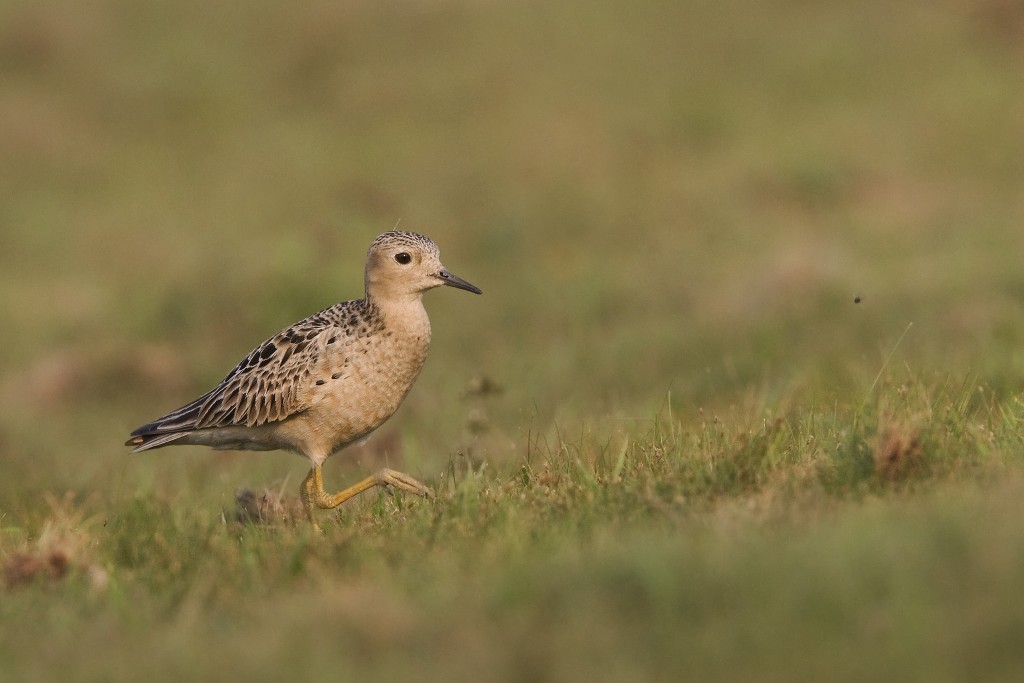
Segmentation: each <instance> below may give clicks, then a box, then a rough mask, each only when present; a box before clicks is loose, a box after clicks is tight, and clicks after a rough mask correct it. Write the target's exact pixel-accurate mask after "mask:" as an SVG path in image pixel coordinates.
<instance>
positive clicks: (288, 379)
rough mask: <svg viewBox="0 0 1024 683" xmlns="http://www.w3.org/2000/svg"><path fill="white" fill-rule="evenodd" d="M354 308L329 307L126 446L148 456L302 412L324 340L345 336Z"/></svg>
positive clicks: (252, 355)
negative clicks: (215, 432)
mask: <svg viewBox="0 0 1024 683" xmlns="http://www.w3.org/2000/svg"><path fill="white" fill-rule="evenodd" d="M358 303H362V302H346V303H344V304H338V305H337V306H332V307H331V308H328V309H325V310H323V311H320V312H319V313H316V314H314V315H312V316H310V317H308V318H306V319H305V320H302V321H301V322H298V323H296V324H294V325H292V326H291V327H289V328H288V329H286V330H284V331H283V332H281V333H279V334H277V335H275V336H273V337H271V338H270V339H268V340H267V341H265V342H263V343H262V344H260V345H259V346H258V347H256V348H255V349H253V350H252V351H251V352H250V353H249V355H247V356H246V357H245V358H243V359H242V361H241V362H240V363H239V364H238V365H236V366H235V368H234V369H233V370H232V371H231V372H229V373H228V375H227V376H226V377H225V378H224V379H223V380H222V381H221V383H220V384H218V385H217V386H216V387H215V388H214V389H213V390H212V391H210V392H208V393H206V394H204V395H203V396H200V397H199V398H197V399H196V400H195V401H192V402H191V403H189V404H187V405H184V406H182V407H181V408H178V409H177V410H175V411H173V412H171V413H168V414H167V415H164V416H163V417H160V418H158V419H156V420H154V421H152V422H150V423H148V424H145V425H143V426H141V427H139V428H138V429H136V430H135V431H133V432H132V434H131V435H132V437H133V438H131V439H129V440H128V442H127V444H126V445H129V446H135V447H136V450H147V449H149V448H157V447H159V446H162V445H166V444H167V443H170V442H171V441H173V440H174V438H177V436H180V435H184V434H186V433H188V432H191V431H195V430H197V429H207V428H212V427H229V426H245V427H255V426H257V425H262V424H266V423H268V422H275V421H277V420H283V419H285V418H287V417H289V416H291V415H295V414H296V413H300V412H302V411H303V410H306V409H307V408H308V407H309V406H307V405H304V404H303V402H302V400H303V397H302V396H301V395H300V394H301V392H300V389H301V388H302V386H303V385H304V383H306V382H307V381H308V380H309V378H310V376H311V375H312V374H313V372H314V370H315V369H316V367H317V364H318V362H319V361H320V359H321V356H322V354H323V350H324V348H325V344H326V341H327V339H330V341H333V338H334V336H336V335H338V334H344V333H345V331H344V330H342V329H339V327H338V324H339V323H342V324H343V321H344V320H346V318H347V317H348V315H349V312H348V309H349V308H352V306H353V305H355V304H358ZM172 435H175V436H172Z"/></svg>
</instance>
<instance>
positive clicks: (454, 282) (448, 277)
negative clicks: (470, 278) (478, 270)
mask: <svg viewBox="0 0 1024 683" xmlns="http://www.w3.org/2000/svg"><path fill="white" fill-rule="evenodd" d="M437 277H438V278H440V280H441V282H443V283H444V284H446V285H448V286H449V287H455V288H456V289H464V290H466V291H467V292H473V293H474V294H483V292H481V291H480V288H479V287H477V286H476V285H471V284H469V283H468V282H466V281H465V280H463V279H462V278H461V277H459V276H458V275H452V274H451V273H449V272H448V271H447V270H444V269H442V270H440V271H438V273H437Z"/></svg>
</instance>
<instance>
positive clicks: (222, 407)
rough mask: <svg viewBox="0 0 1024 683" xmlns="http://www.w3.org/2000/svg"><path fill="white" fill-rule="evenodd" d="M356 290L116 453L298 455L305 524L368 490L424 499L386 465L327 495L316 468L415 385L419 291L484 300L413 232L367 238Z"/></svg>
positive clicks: (423, 330)
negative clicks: (444, 288) (317, 511)
mask: <svg viewBox="0 0 1024 683" xmlns="http://www.w3.org/2000/svg"><path fill="white" fill-rule="evenodd" d="M365 283H366V292H365V296H364V298H362V299H358V300H354V301H345V302H343V303H339V304H336V305H334V306H331V307H330V308H327V309H324V310H322V311H320V312H319V313H314V314H313V315H311V316H309V317H308V318H306V319H305V320H302V321H300V322H297V323H295V324H294V325H292V326H290V327H288V328H287V329H285V330H284V331H282V332H280V333H278V334H276V335H274V336H273V337H271V338H270V339H268V340H266V341H265V342H263V343H262V344H260V345H259V346H257V347H256V348H255V349H253V350H252V352H251V353H249V355H247V356H246V357H245V358H244V359H242V362H240V363H239V364H238V365H236V366H235V368H234V369H233V370H232V371H231V372H229V373H228V375H227V377H225V378H224V379H223V380H222V381H221V382H220V384H218V385H217V386H216V387H214V388H213V390H211V391H210V392H208V393H206V394H204V395H203V396H200V397H199V398H197V399H196V400H194V401H192V402H191V403H189V404H187V405H184V406H182V407H181V408H178V409H177V410H175V411H173V412H171V413H168V414H167V415H164V416H163V417H160V418H157V419H156V420H153V421H152V422H150V423H148V424H145V425H143V426H141V427H139V428H138V429H136V430H135V431H134V432H132V434H131V438H130V439H129V440H128V441H127V443H126V444H125V445H126V446H134V451H133V452H138V451H145V450H149V449H151V448H161V447H163V446H169V445H175V444H197V445H203V446H210V447H212V448H215V449H241V450H258V451H269V450H278V449H281V450H287V451H293V452H295V453H298V454H300V455H304V456H306V457H307V458H309V460H310V462H311V463H312V468H311V469H310V471H309V474H308V475H306V478H305V479H304V480H303V481H302V485H301V487H300V490H299V491H300V495H301V498H302V503H303V506H304V508H305V510H306V514H307V515H308V517H309V520H310V522H311V523H312V524H313V526H314V527H315V526H317V524H316V519H315V517H314V514H313V511H314V507H319V508H324V509H330V508H336V507H337V506H339V505H341V504H342V503H344V502H345V501H346V500H348V499H349V498H352V497H353V496H355V495H358V494H359V493H362V492H363V491H365V490H367V489H369V488H372V487H374V486H393V487H395V488H397V489H401V490H403V491H408V492H410V493H415V494H417V495H421V496H427V495H430V490H429V489H428V488H427V487H426V486H424V485H423V484H421V483H420V482H418V481H416V480H415V479H413V478H412V477H410V476H408V475H406V474H403V473H401V472H396V471H394V470H391V469H387V468H385V469H382V470H380V471H379V472H377V473H375V474H373V475H371V476H369V477H367V478H366V479H364V480H362V481H360V482H359V483H357V484H355V485H353V486H350V487H348V488H346V489H345V490H343V491H341V492H339V493H335V494H329V493H327V492H326V491H325V490H324V485H323V475H322V473H321V467H322V465H323V464H324V461H325V460H327V458H328V457H330V456H331V455H332V454H334V453H337V452H338V451H340V450H341V449H343V448H344V447H345V446H347V445H349V444H351V443H353V442H356V441H359V440H361V439H364V438H365V437H366V436H367V435H369V434H370V432H372V431H373V430H375V429H377V427H379V426H381V424H383V423H384V421H385V420H387V419H388V418H389V417H391V415H392V414H393V413H394V412H395V410H397V409H398V406H399V405H400V404H401V403H402V400H403V399H404V398H405V397H406V395H407V394H408V393H409V390H410V389H411V388H412V385H413V382H415V381H416V377H417V375H419V373H420V369H421V368H422V367H423V362H424V360H426V357H427V349H428V347H429V346H430V320H429V319H428V318H427V312H426V310H425V309H424V308H423V293H424V292H426V291H427V290H429V289H433V288H434V287H439V286H441V285H448V286H449V287H457V288H459V289H464V290H466V291H469V292H473V293H474V294H480V293H481V292H480V290H479V289H478V288H477V287H475V286H473V285H471V284H469V283H468V282H466V281H465V280H463V279H462V278H459V277H456V276H455V275H452V274H451V273H450V272H448V271H447V270H446V269H445V267H444V266H443V265H441V257H440V252H439V250H438V248H437V245H436V244H434V242H433V241H432V240H431V239H429V238H428V237H424V236H423V235H419V234H416V233H412V232H399V231H391V232H386V233H384V234H383V235H381V236H380V237H378V238H377V239H375V240H374V241H373V243H372V244H371V245H370V249H369V251H368V252H367V255H366V273H365Z"/></svg>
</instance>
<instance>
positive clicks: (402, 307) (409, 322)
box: [366, 292, 430, 339]
mask: <svg viewBox="0 0 1024 683" xmlns="http://www.w3.org/2000/svg"><path fill="white" fill-rule="evenodd" d="M366 302H367V304H368V305H369V306H370V307H371V308H374V309H376V310H377V314H378V315H380V316H381V318H383V319H384V324H385V326H386V327H387V328H388V329H391V330H394V331H396V332H398V333H400V334H410V335H414V336H421V335H423V336H425V337H426V338H427V339H429V338H430V318H428V317H427V309H426V308H424V307H423V294H422V292H416V293H414V294H409V295H404V296H387V297H377V296H373V295H372V294H371V293H369V292H367V294H366Z"/></svg>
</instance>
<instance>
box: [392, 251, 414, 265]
mask: <svg viewBox="0 0 1024 683" xmlns="http://www.w3.org/2000/svg"><path fill="white" fill-rule="evenodd" d="M395 260H396V261H398V262H399V263H401V264H402V265H403V266H404V265H407V264H408V263H409V262H410V261H412V256H409V254H407V253H406V252H404V251H400V252H398V253H397V254H395Z"/></svg>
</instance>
